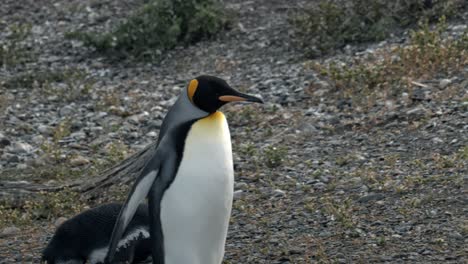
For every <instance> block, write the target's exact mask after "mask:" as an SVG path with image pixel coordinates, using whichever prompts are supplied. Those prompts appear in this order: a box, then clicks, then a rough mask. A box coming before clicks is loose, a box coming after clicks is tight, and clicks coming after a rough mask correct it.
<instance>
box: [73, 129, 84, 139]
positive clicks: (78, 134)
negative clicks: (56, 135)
mask: <svg viewBox="0 0 468 264" xmlns="http://www.w3.org/2000/svg"><path fill="white" fill-rule="evenodd" d="M70 137H72V138H74V139H85V138H86V133H85V132H82V131H78V132H73V133H71V135H70Z"/></svg>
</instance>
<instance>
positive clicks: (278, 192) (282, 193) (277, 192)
mask: <svg viewBox="0 0 468 264" xmlns="http://www.w3.org/2000/svg"><path fill="white" fill-rule="evenodd" d="M285 195H286V192H285V191H283V190H280V189H276V190H274V191H273V196H275V197H283V196H285Z"/></svg>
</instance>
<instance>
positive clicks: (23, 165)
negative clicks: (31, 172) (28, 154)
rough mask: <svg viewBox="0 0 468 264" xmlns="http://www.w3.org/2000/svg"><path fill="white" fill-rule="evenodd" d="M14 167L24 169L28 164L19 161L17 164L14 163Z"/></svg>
mask: <svg viewBox="0 0 468 264" xmlns="http://www.w3.org/2000/svg"><path fill="white" fill-rule="evenodd" d="M16 168H17V169H18V170H24V169H27V168H28V165H26V164H24V163H20V164H18V165H16Z"/></svg>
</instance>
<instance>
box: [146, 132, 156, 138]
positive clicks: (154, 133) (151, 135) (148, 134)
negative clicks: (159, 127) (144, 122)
mask: <svg viewBox="0 0 468 264" xmlns="http://www.w3.org/2000/svg"><path fill="white" fill-rule="evenodd" d="M146 136H148V137H152V138H156V137H157V136H158V133H156V132H154V131H150V132H148V133H147V134H146Z"/></svg>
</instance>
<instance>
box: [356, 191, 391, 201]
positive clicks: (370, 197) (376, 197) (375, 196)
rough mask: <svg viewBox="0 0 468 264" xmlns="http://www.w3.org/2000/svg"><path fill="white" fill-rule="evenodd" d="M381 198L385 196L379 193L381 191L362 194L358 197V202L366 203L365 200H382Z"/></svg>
mask: <svg viewBox="0 0 468 264" xmlns="http://www.w3.org/2000/svg"><path fill="white" fill-rule="evenodd" d="M383 198H385V196H384V195H383V194H381V193H371V194H368V195H364V196H362V197H361V198H359V199H358V202H360V203H367V202H370V201H378V200H382V199H383Z"/></svg>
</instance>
